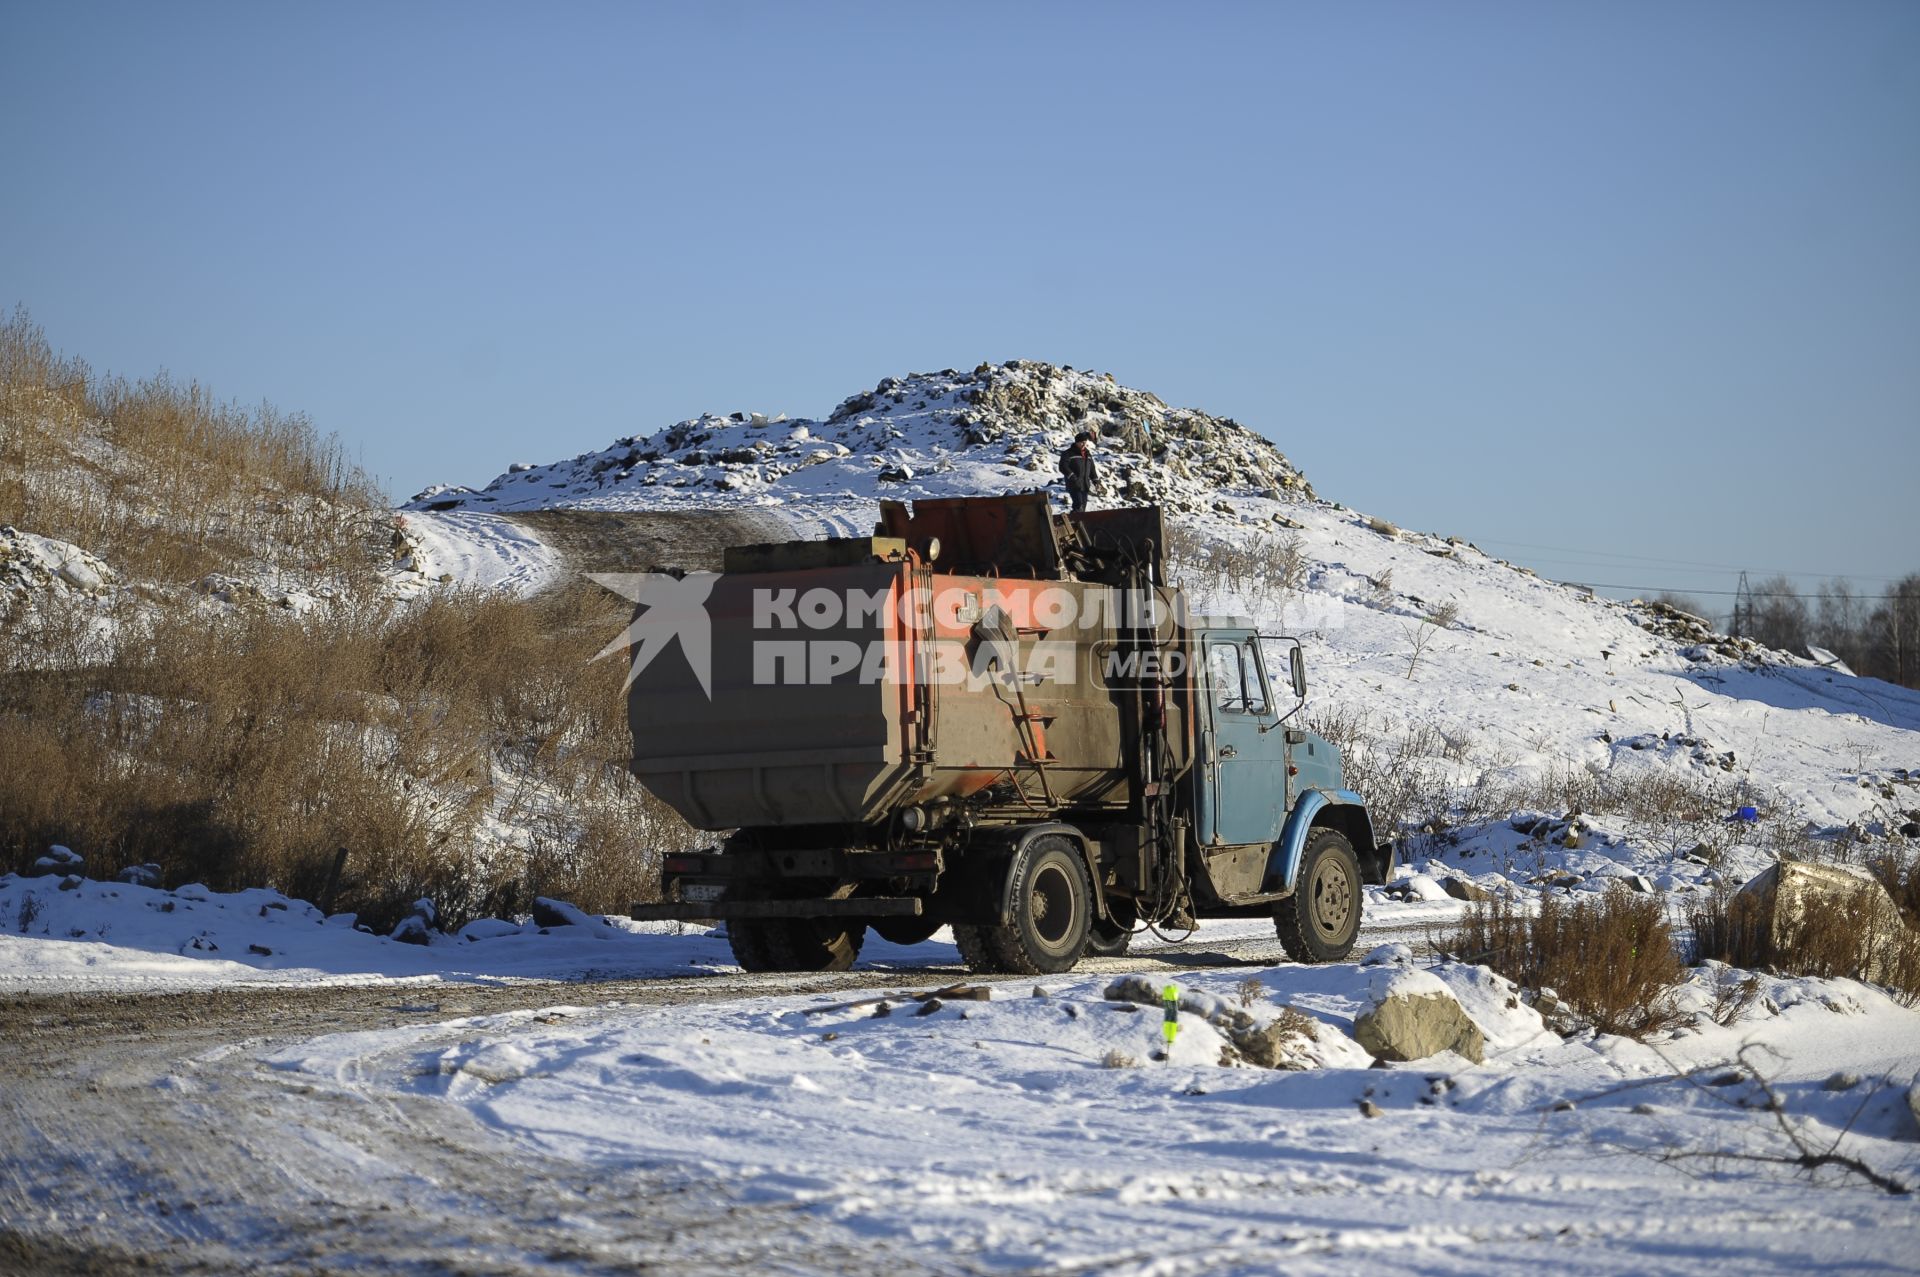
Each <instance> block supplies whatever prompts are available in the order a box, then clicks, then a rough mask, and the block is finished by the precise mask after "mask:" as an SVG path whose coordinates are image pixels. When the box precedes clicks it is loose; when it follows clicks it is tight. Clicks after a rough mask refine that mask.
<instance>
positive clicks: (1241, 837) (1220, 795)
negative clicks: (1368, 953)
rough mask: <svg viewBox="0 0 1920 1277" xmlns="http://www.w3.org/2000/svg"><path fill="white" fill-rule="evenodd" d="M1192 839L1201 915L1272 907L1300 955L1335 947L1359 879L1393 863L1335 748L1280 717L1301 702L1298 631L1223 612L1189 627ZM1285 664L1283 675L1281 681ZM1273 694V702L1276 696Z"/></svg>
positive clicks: (1320, 956) (1383, 872)
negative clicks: (1261, 628)
mask: <svg viewBox="0 0 1920 1277" xmlns="http://www.w3.org/2000/svg"><path fill="white" fill-rule="evenodd" d="M1194 645H1195V652H1194V667H1195V686H1194V698H1193V699H1194V705H1195V714H1196V720H1197V721H1196V727H1197V735H1198V741H1197V747H1196V751H1195V760H1194V761H1195V765H1194V767H1193V769H1192V771H1191V772H1190V773H1189V777H1188V784H1189V785H1190V786H1191V793H1190V796H1189V804H1190V810H1191V811H1192V813H1193V842H1194V844H1195V851H1196V853H1197V858H1198V860H1199V861H1200V864H1201V866H1202V867H1203V868H1204V873H1202V874H1199V875H1196V880H1197V881H1198V882H1199V883H1200V884H1201V885H1202V886H1203V887H1206V888H1210V889H1211V891H1210V893H1208V892H1202V893H1200V894H1201V895H1202V896H1203V897H1204V896H1206V895H1209V894H1210V897H1211V898H1210V899H1206V898H1201V899H1198V900H1197V904H1198V905H1199V913H1200V916H1203V917H1204V916H1210V915H1211V916H1240V915H1245V914H1247V913H1251V912H1257V911H1259V910H1261V909H1265V908H1271V909H1272V910H1273V912H1274V917H1275V923H1276V927H1277V929H1278V930H1279V932H1280V938H1281V940H1282V941H1283V943H1285V944H1286V947H1287V949H1288V952H1289V953H1290V954H1291V955H1292V956H1293V957H1295V958H1296V959H1297V960H1301V961H1330V960H1334V959H1337V958H1340V957H1344V956H1346V954H1347V952H1349V951H1350V950H1351V948H1352V945H1353V941H1354V938H1355V937H1356V936H1357V934H1358V931H1359V921H1360V909H1359V896H1360V888H1361V885H1362V884H1363V883H1368V882H1372V883H1383V882H1385V881H1386V879H1387V877H1388V876H1389V875H1390V874H1391V873H1392V869H1393V849H1392V847H1391V846H1382V845H1377V844H1376V843H1375V841H1374V833H1373V823H1372V820H1371V818H1370V816H1369V815H1368V812H1367V807H1366V803H1365V801H1364V800H1363V799H1362V798H1361V797H1360V795H1358V794H1356V793H1354V792H1353V791H1351V790H1349V789H1347V788H1346V786H1345V778H1344V776H1343V774H1342V768H1341V760H1340V752H1339V750H1338V749H1336V748H1335V747H1334V746H1333V745H1332V744H1331V743H1330V742H1328V741H1327V740H1326V739H1325V738H1324V737H1322V736H1319V735H1316V734H1315V733H1313V732H1309V731H1304V730H1302V729H1300V728H1297V727H1289V726H1288V725H1287V722H1288V720H1289V719H1290V718H1291V717H1292V716H1293V715H1294V714H1295V713H1296V712H1298V710H1299V708H1300V706H1301V704H1302V703H1304V700H1305V697H1306V692H1307V685H1306V663H1305V659H1304V656H1303V653H1302V651H1301V648H1300V644H1299V643H1298V641H1296V640H1294V639H1291V638H1285V637H1281V636H1276V635H1263V634H1261V633H1259V632H1258V631H1257V630H1256V629H1255V627H1254V625H1253V623H1252V622H1251V621H1249V620H1245V619H1242V618H1230V619H1227V620H1225V621H1223V622H1220V623H1216V624H1210V625H1208V626H1206V627H1204V628H1202V629H1199V630H1197V631H1196V632H1195V634H1194ZM1282 671H1284V680H1285V681H1284V682H1282V677H1283V675H1282ZM1283 702H1284V703H1283Z"/></svg>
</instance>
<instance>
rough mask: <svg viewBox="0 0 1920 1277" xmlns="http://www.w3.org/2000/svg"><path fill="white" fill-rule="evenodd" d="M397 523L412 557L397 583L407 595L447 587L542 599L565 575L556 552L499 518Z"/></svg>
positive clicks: (455, 514) (433, 515) (430, 517)
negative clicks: (437, 586)
mask: <svg viewBox="0 0 1920 1277" xmlns="http://www.w3.org/2000/svg"><path fill="white" fill-rule="evenodd" d="M396 517H397V520H398V524H399V529H400V532H401V535H402V536H403V537H405V539H406V542H407V546H408V553H407V555H406V557H405V558H404V559H403V560H401V561H400V562H399V563H397V564H396V565H395V569H394V571H393V573H392V574H391V579H392V581H393V584H394V588H395V589H396V591H397V592H399V593H401V594H403V595H404V594H408V593H412V592H417V591H419V590H423V589H428V588H431V587H432V586H433V585H435V584H440V583H443V582H444V583H448V584H457V585H460V586H463V587H466V588H470V589H480V590H504V591H506V592H508V593H511V594H521V595H525V594H537V593H539V592H540V591H541V590H544V589H547V588H549V587H550V586H552V585H554V584H556V583H557V582H558V581H559V580H560V579H561V577H562V576H563V574H564V573H565V568H564V567H563V566H562V564H561V561H560V555H559V553H558V552H557V551H555V550H554V549H553V547H551V546H549V545H547V544H546V543H544V542H543V541H541V540H540V538H539V537H538V536H537V535H535V534H534V533H533V532H531V531H529V530H528V529H526V528H523V527H521V526H520V525H518V524H516V523H513V522H512V521H510V520H508V519H504V518H501V517H500V516H499V515H495V514H474V513H469V512H464V511H448V512H444V513H439V512H434V511H428V510H413V511H408V512H407V513H406V514H403V515H399V516H396Z"/></svg>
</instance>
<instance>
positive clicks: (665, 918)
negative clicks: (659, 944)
mask: <svg viewBox="0 0 1920 1277" xmlns="http://www.w3.org/2000/svg"><path fill="white" fill-rule="evenodd" d="M627 916H628V917H630V918H632V919H633V920H634V921H635V922H695V921H704V920H706V919H709V918H712V919H717V920H725V919H728V918H917V917H919V916H920V901H919V900H918V899H917V898H915V897H913V896H863V897H861V898H859V899H856V900H714V901H710V902H705V903H702V902H695V901H674V902H669V903H666V904H636V905H634V906H633V907H632V909H631V911H630V912H629V913H628V915H627Z"/></svg>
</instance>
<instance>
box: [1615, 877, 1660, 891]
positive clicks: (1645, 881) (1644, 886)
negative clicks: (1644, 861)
mask: <svg viewBox="0 0 1920 1277" xmlns="http://www.w3.org/2000/svg"><path fill="white" fill-rule="evenodd" d="M1621 881H1622V882H1624V883H1626V884H1627V885H1628V886H1629V887H1632V888H1633V889H1634V890H1635V891H1637V892H1639V893H1640V894H1641V895H1643V896H1650V895H1652V894H1653V880H1652V879H1651V878H1648V877H1647V876H1646V875H1645V874H1626V875H1623V876H1622V878H1621Z"/></svg>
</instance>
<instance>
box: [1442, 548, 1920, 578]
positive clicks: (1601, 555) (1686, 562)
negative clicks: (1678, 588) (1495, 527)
mask: <svg viewBox="0 0 1920 1277" xmlns="http://www.w3.org/2000/svg"><path fill="white" fill-rule="evenodd" d="M1484 543H1485V544H1487V545H1502V546H1512V547H1515V548H1518V549H1524V550H1551V551H1554V552H1555V553H1559V554H1578V555H1580V556H1582V557H1584V558H1589V559H1615V560H1618V561H1620V562H1621V563H1629V562H1632V563H1650V564H1658V565H1661V566H1668V565H1676V566H1684V567H1688V568H1698V569H1700V570H1702V571H1721V572H1756V571H1757V572H1767V573H1771V574H1772V575H1775V576H1810V577H1826V578H1828V579H1832V580H1838V579H1841V578H1851V579H1853V580H1859V581H1898V580H1900V579H1901V578H1900V577H1897V576H1875V575H1873V574H1871V573H1865V572H1802V571H1798V570H1794V569H1788V568H1754V567H1751V566H1747V567H1743V566H1742V565H1740V564H1738V563H1708V562H1707V561H1705V560H1704V559H1663V558H1659V557H1657V556H1654V555H1650V554H1622V553H1617V552H1615V551H1611V550H1583V549H1580V548H1579V547H1577V546H1570V545H1540V544H1537V543H1535V542H1531V541H1501V540H1495V539H1492V538H1485V539H1484ZM1476 544H1478V543H1476ZM1547 562H1572V560H1566V559H1561V560H1547Z"/></svg>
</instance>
